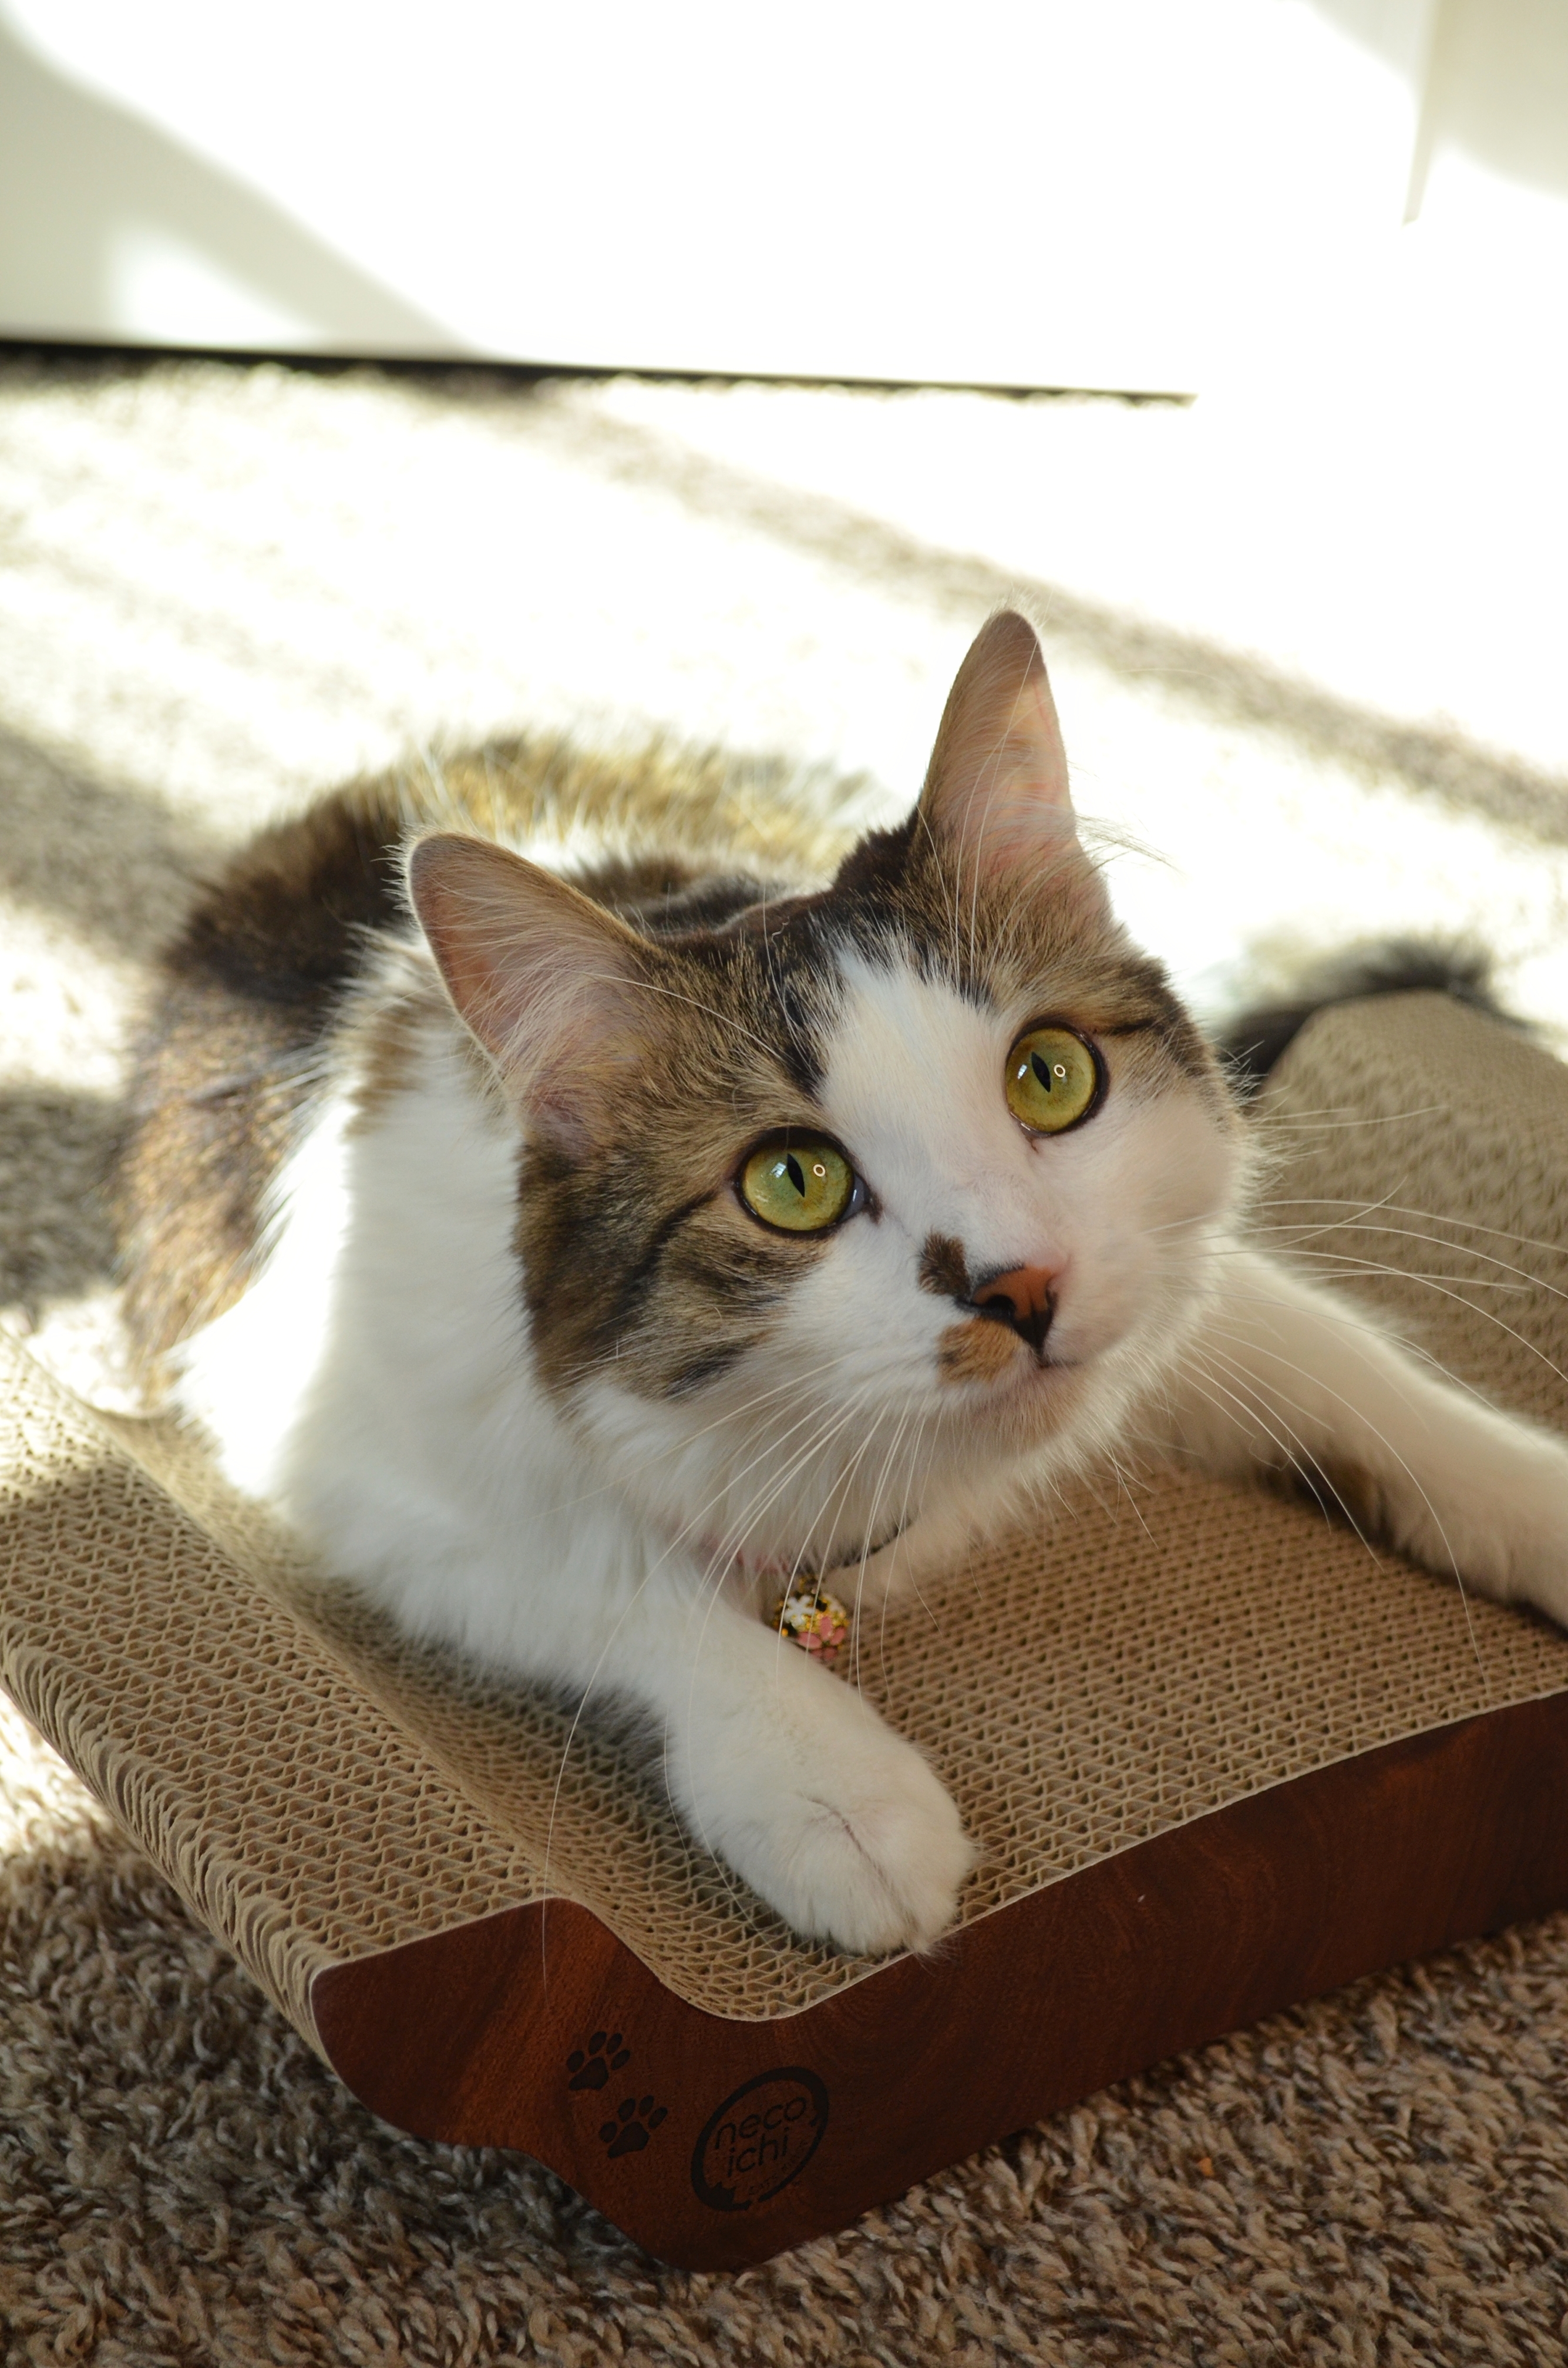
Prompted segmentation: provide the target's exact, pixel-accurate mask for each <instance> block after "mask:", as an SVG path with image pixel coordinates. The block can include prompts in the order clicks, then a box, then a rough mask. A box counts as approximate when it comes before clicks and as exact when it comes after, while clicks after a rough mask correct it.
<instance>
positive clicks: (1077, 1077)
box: [1003, 1028, 1100, 1134]
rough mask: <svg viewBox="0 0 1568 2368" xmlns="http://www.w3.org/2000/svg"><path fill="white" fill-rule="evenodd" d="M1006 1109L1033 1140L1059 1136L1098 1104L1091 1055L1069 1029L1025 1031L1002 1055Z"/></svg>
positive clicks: (1095, 1070) (1097, 1078)
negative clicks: (1003, 1057)
mask: <svg viewBox="0 0 1568 2368" xmlns="http://www.w3.org/2000/svg"><path fill="white" fill-rule="evenodd" d="M1003 1074H1004V1076H1005V1077H1006V1087H1007V1108H1008V1109H1009V1110H1011V1111H1012V1113H1013V1116H1014V1117H1015V1118H1017V1119H1021V1120H1022V1121H1023V1122H1024V1124H1025V1125H1026V1126H1027V1127H1028V1129H1029V1131H1030V1132H1031V1133H1034V1134H1061V1133H1062V1131H1063V1130H1064V1129H1065V1128H1067V1127H1070V1126H1076V1125H1077V1123H1078V1121H1079V1120H1080V1119H1081V1118H1087V1116H1088V1114H1089V1112H1090V1111H1091V1110H1093V1108H1094V1106H1095V1103H1096V1100H1097V1099H1098V1098H1099V1090H1100V1073H1099V1068H1098V1065H1097V1064H1096V1060H1095V1056H1094V1054H1093V1053H1091V1052H1090V1050H1089V1048H1088V1046H1087V1045H1086V1044H1085V1042H1084V1040H1083V1038H1082V1037H1081V1036H1074V1033H1073V1031H1072V1030H1071V1029H1069V1028H1029V1029H1027V1030H1025V1032H1024V1033H1023V1035H1021V1036H1020V1037H1019V1039H1018V1041H1017V1043H1016V1044H1015V1045H1014V1047H1013V1049H1012V1051H1011V1052H1010V1053H1008V1055H1007V1066H1006V1070H1005V1071H1004V1073H1003Z"/></svg>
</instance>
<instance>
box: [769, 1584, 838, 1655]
mask: <svg viewBox="0 0 1568 2368" xmlns="http://www.w3.org/2000/svg"><path fill="white" fill-rule="evenodd" d="M773 1625H774V1627H775V1628H777V1630H778V1634H780V1636H787V1637H788V1638H789V1640H790V1644H791V1645H799V1646H800V1648H801V1652H802V1653H809V1654H810V1655H811V1656H812V1659H813V1660H814V1661H820V1662H821V1663H822V1665H823V1667H824V1669H831V1668H834V1667H835V1664H836V1662H837V1660H838V1656H839V1655H840V1653H841V1652H842V1651H843V1650H844V1647H845V1645H847V1643H848V1642H849V1614H848V1612H847V1611H846V1610H845V1608H844V1606H843V1604H842V1603H840V1601H839V1600H838V1598H837V1596H836V1595H829V1594H828V1593H827V1591H826V1589H825V1588H815V1587H796V1588H790V1592H789V1594H788V1595H786V1596H782V1597H780V1599H779V1600H778V1603H776V1604H775V1605H774V1607H773Z"/></svg>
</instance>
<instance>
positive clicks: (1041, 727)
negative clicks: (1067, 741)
mask: <svg viewBox="0 0 1568 2368" xmlns="http://www.w3.org/2000/svg"><path fill="white" fill-rule="evenodd" d="M920 813H921V815H922V817H923V818H924V820H925V823H926V828H927V829H928V830H929V831H930V834H931V836H932V837H933V838H934V839H935V840H936V841H937V844H938V846H940V847H943V848H946V849H947V850H949V853H950V854H952V855H953V856H955V857H956V858H957V859H958V863H959V868H960V871H970V870H971V868H973V869H974V870H976V871H979V872H980V873H981V874H982V875H984V874H987V873H1001V872H1006V871H1012V870H1013V869H1015V868H1016V867H1017V865H1018V864H1019V863H1027V862H1028V861H1029V860H1031V859H1037V858H1038V857H1040V855H1042V854H1058V853H1060V852H1062V850H1063V849H1064V848H1068V847H1071V846H1073V845H1074V844H1075V842H1076V837H1077V834H1076V829H1075V826H1074V818H1073V801H1072V798H1071V797H1070V795H1069V794H1068V789H1067V752H1066V750H1065V748H1064V747H1063V746H1062V726H1061V724H1060V723H1058V722H1057V720H1056V702H1055V700H1053V699H1052V698H1051V684H1050V681H1049V680H1048V678H1047V676H1046V671H1045V660H1044V658H1043V657H1042V656H1041V655H1040V643H1039V642H1038V641H1037V639H1036V638H1035V631H1034V627H1033V626H1032V625H1031V624H1029V622H1028V620H1027V619H1026V618H1023V617H1020V616H1019V615H1018V614H1017V610H1016V609H1003V610H1001V612H1000V613H999V614H998V615H996V616H994V617H993V618H991V619H990V620H988V622H987V623H985V624H984V625H983V626H982V628H981V630H980V632H979V633H978V634H977V635H976V636H975V639H974V641H973V643H972V644H971V648H970V652H969V655H968V656H967V657H966V658H965V660H964V662H963V664H962V666H960V668H959V671H958V676H957V678H956V680H955V681H954V683H953V687H952V689H951V690H950V691H949V694H948V703H947V706H946V707H945V708H944V709H943V711H942V721H941V725H940V727H939V729H938V731H937V745H936V746H935V748H934V749H933V750H932V752H931V764H930V768H929V770H928V771H927V773H926V786H925V788H924V790H922V791H921V793H920Z"/></svg>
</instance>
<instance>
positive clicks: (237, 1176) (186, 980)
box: [115, 739, 838, 1376]
mask: <svg viewBox="0 0 1568 2368" xmlns="http://www.w3.org/2000/svg"><path fill="white" fill-rule="evenodd" d="M790 786H791V784H790V777H789V775H788V773H787V770H786V768H783V767H782V766H773V765H768V764H767V763H753V764H751V765H737V764H736V763H735V762H734V761H733V760H728V759H726V758H724V757H722V756H720V755H718V754H716V753H711V752H710V753H702V752H690V751H683V750H679V749H671V748H668V747H664V746H650V747H647V748H645V749H642V750H641V751H639V752H636V753H633V754H631V755H624V754H623V755H603V754H596V753H593V752H585V751H583V750H581V749H578V748H575V747H574V746H571V745H570V744H568V743H565V742H562V741H559V740H545V739H525V740H514V741H510V742H506V743H502V744H498V745H494V746H489V747H486V748H483V749H481V750H478V751H476V752H474V753H473V754H472V755H466V756H461V757H454V758H451V759H449V760H447V761H444V762H443V763H441V764H439V765H436V764H429V765H423V766H421V767H419V768H403V769H400V770H398V771H395V772H392V773H389V774H386V775H384V776H381V777H379V778H377V779H373V780H361V781H358V782H354V783H351V784H349V785H347V787H345V788H343V789H340V790H337V791H333V792H331V793H330V794H328V795H327V796H325V797H324V798H322V799H320V800H318V801H317V802H316V803H314V804H313V805H312V806H311V807H310V808H308V809H307V810H306V811H305V812H304V813H302V814H299V815H297V816H294V817H292V818H290V819H289V820H287V821H284V822H281V823H279V824H278V825H274V826H272V827H271V828H269V829H267V830H264V831H263V832H262V833H261V834H260V835H259V836H258V837H256V838H255V839H253V840H252V841H251V842H250V844H249V845H248V846H246V847H244V848H243V849H241V850H240V851H239V852H238V853H237V854H236V855H235V856H234V857H233V859H232V860H230V861H229V862H228V863H227V864H226V865H225V866H224V867H223V869H222V871H220V872H219V873H218V874H217V875H216V876H215V877H213V878H212V879H211V880H210V882H208V883H207V884H206V885H205V886H204V887H203V888H202V889H201V890H200V891H199V894H198V896H197V898H196V901H195V903H194V904H193V905H192V908H191V911H190V914H189V916H188V917H187V921H186V923H185V926H184V928H182V930H181V931H180V933H179V935H178V937H177V938H176V939H175V940H174V941H173V942H172V943H171V944H170V945H169V946H168V947H167V948H165V951H164V952H163V954H162V956H161V957H160V959H159V962H158V963H157V966H156V970H155V973H154V977H153V982H152V987H151V992H150V995H149V997H148V1001H147V1007H146V1013H145V1019H144V1023H143V1026H142V1030H141V1032H140V1036H139V1039H138V1041H137V1043H136V1046H135V1050H134V1054H133V1064H132V1084H131V1097H130V1119H129V1122H128V1126H127V1131H126V1135H125V1138H124V1143H123V1147H122V1151H121V1155H120V1157H119V1163H118V1167H117V1174H116V1179H115V1201H116V1214H117V1219H118V1224H119V1239H120V1247H121V1266H122V1273H123V1279H124V1284H125V1300H124V1307H125V1320H126V1326H127V1329H128V1332H129V1335H130V1338H131V1347H132V1350H133V1353H134V1354H135V1356H136V1358H137V1360H138V1362H139V1363H140V1364H141V1366H142V1370H143V1371H144V1372H145V1373H147V1374H148V1375H149V1376H156V1375H157V1374H158V1372H159V1370H160V1367H161V1366H162V1364H163V1361H164V1360H165V1359H166V1357H167V1356H168V1354H169V1352H170V1351H171V1350H172V1349H176V1347H178V1346H179V1345H180V1344H181V1343H182V1342H184V1341H186V1340H187V1339H188V1338H190V1337H191V1336H192V1335H193V1334H194V1333H196V1332H198V1331H199V1330H200V1329H201V1328H202V1327H203V1326H206V1325H207V1324H209V1323H210V1322H211V1321H212V1320H213V1319H214V1318H215V1317H217V1316H219V1315H222V1314H223V1313H224V1312H225V1311H226V1310H227V1309H228V1308H229V1307H231V1306H232V1305H233V1304H234V1303H235V1302H236V1300H238V1298H239V1297H240V1296H241V1294H242V1293H243V1292H244V1289H245V1286H246V1284H247V1282H248V1281H249V1280H250V1278H251V1275H252V1273H253V1272H254V1270H255V1267H256V1251H257V1247H258V1243H259V1241H260V1239H261V1236H262V1229H263V1226H264V1224H265V1223H266V1220H267V1207H268V1194H269V1188H270V1187H271V1186H272V1184H273V1182H274V1179H275V1178H276V1177H277V1175H278V1170H279V1168H280V1167H282V1165H283V1163H284V1162H285V1160H286V1159H287V1158H288V1157H289V1156H290V1153H291V1152H292V1151H293V1150H294V1149H295V1148H296V1146H297V1145H298V1144H300V1143H301V1140H302V1138H303V1136H304V1135H305V1133H307V1132H308V1130H309V1128H310V1125H311V1122H312V1115H313V1114H314V1113H315V1112H316V1111H317V1110H319V1109H321V1108H322V1106H323V1105H324V1102H325V1100H326V1099H327V1098H328V1097H329V1096H330V1095H331V1094H332V1092H333V1091H334V1089H335V1088H342V1087H345V1086H346V1085H351V1084H352V1083H353V1082H354V1073H355V1072H356V1071H358V1082H359V1084H360V1086H361V1087H362V1088H363V1090H364V1091H365V1092H366V1093H367V1094H369V1095H372V1096H373V1095H381V1096H382V1097H384V1096H385V1094H386V1092H387V1091H388V1090H389V1087H390V1086H391V1085H392V1083H393V1082H395V1066H396V1064H395V1060H394V1059H392V1058H389V1054H391V1053H395V1048H396V1044H397V1041H398V1034H399V1019H400V1014H399V1008H397V1007H398V1004H399V998H400V997H402V998H403V1000H404V1001H406V997H407V993H408V975H409V974H408V971H407V966H406V965H404V966H403V972H402V975H401V979H400V981H399V983H398V984H397V985H389V986H388V988H387V990H386V994H385V996H382V997H381V998H380V1000H381V1002H384V1003H385V1004H386V1007H387V1008H384V1009H381V1008H378V996H377V991H376V984H375V979H374V976H373V973H374V972H375V969H376V956H377V951H378V949H385V948H386V947H387V946H388V945H389V944H390V943H392V942H395V941H396V940H398V939H404V940H406V939H408V938H409V936H410V935H411V933H412V924H411V923H410V922H409V921H408V919H407V916H406V909H405V906H404V903H403V889H402V849H403V844H404V842H405V840H406V839H407V837H408V836H409V834H410V832H411V831H414V830H417V829H419V828H421V827H423V826H425V825H432V824H438V825H443V826H446V827H455V828H459V829H465V830H469V831H472V832H475V833H477V834H478V835H480V836H482V837H492V838H495V839H498V840H500V841H502V842H503V843H505V844H506V845H508V846H512V847H516V848H524V849H526V850H527V851H528V852H530V853H536V854H538V855H539V857H540V860H544V861H546V862H548V863H551V868H560V869H562V871H566V872H567V873H568V875H569V876H571V877H572V878H574V880H575V881H576V882H577V883H578V884H579V885H580V886H582V887H583V888H585V890H586V891H587V893H588V894H592V895H593V896H594V897H595V898H596V899H597V901H599V902H601V903H603V904H606V905H608V906H610V907H611V908H612V909H614V910H616V911H618V912H619V913H621V914H622V915H624V916H625V917H627V918H628V919H630V920H631V921H632V922H633V924H634V926H638V927H640V928H647V929H649V930H650V931H651V932H656V931H657V930H658V929H659V928H660V927H661V926H662V925H663V926H669V927H680V926H683V925H685V926H692V925H696V926H701V925H703V924H709V925H710V924H711V923H712V921H713V920H715V919H718V918H721V917H722V915H723V913H724V912H725V911H726V910H728V909H733V906H734V905H736V904H737V903H741V902H744V901H745V898H746V896H747V895H748V894H751V893H754V892H755V887H756V881H757V879H758V878H759V877H767V878H768V879H770V880H773V879H778V878H784V879H791V878H796V877H800V876H801V874H802V872H803V871H810V870H812V869H814V868H816V867H817V866H818V865H820V864H821V863H822V862H824V861H825V860H829V859H830V858H831V855H832V854H833V853H834V852H835V839H836V837H837V836H838V834H836V833H835V831H834V830H833V828H832V826H831V824H824V823H822V822H820V821H813V820H812V814H811V807H810V804H809V803H808V804H807V806H806V807H805V809H804V810H802V808H801V803H800V802H799V801H798V800H797V799H792V798H791V795H790ZM427 992H428V995H429V997H430V998H431V1000H432V1001H434V1002H437V1003H438V1002H440V1001H441V997H440V995H439V990H438V988H437V985H436V984H435V978H434V972H433V970H432V971H431V972H430V973H429V978H428V982H427ZM453 1024H454V1026H455V1025H456V1023H455V1022H454V1023H453Z"/></svg>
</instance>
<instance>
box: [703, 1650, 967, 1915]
mask: <svg viewBox="0 0 1568 2368" xmlns="http://www.w3.org/2000/svg"><path fill="white" fill-rule="evenodd" d="M812 1675H813V1676H815V1677H816V1678H817V1681H818V1683H819V1685H824V1686H829V1685H830V1686H833V1687H835V1689H837V1688H838V1687H839V1685H840V1683H841V1681H840V1680H839V1679H833V1678H825V1677H823V1676H822V1675H821V1673H820V1672H812ZM851 1706H853V1709H854V1712H855V1713H857V1714H856V1715H855V1716H853V1717H850V1716H847V1715H846V1716H843V1717H839V1718H835V1719H832V1720H830V1721H827V1722H825V1723H824V1725H825V1732H824V1733H823V1734H822V1735H821V1736H819V1737H816V1738H813V1741H814V1742H816V1743H819V1744H820V1747H821V1748H816V1749H812V1750H811V1751H810V1752H802V1751H801V1748H800V1746H801V1740H802V1738H801V1736H800V1734H799V1732H798V1731H795V1732H791V1731H790V1728H789V1727H783V1726H781V1728H780V1730H779V1732H778V1733H777V1734H776V1735H772V1736H767V1737H763V1736H756V1734H755V1733H754V1735H753V1736H751V1737H750V1739H749V1741H750V1748H749V1749H748V1751H747V1753H746V1759H745V1765H744V1772H742V1773H741V1774H740V1775H739V1776H738V1777H737V1776H736V1774H735V1773H734V1771H733V1770H732V1772H731V1781H730V1782H729V1783H728V1784H727V1785H726V1786H724V1787H722V1789H721V1788H718V1787H713V1788H709V1787H703V1788H702V1789H703V1791H704V1792H705V1793H707V1798H706V1799H705V1800H703V1799H699V1800H696V1801H694V1802H693V1803H692V1804H691V1808H690V1810H689V1812H688V1815H689V1816H690V1818H691V1822H692V1825H693V1826H694V1827H695V1828H696V1829H697V1831H698V1832H699V1835H700V1837H701V1839H703V1840H704V1841H705V1842H706V1843H707V1845H708V1847H709V1849H710V1850H715V1851H717V1853H718V1854H719V1856H720V1857H722V1858H723V1859H725V1860H727V1861H728V1862H729V1864H730V1865H732V1866H733V1868H734V1869H735V1871H736V1872H737V1873H740V1874H743V1875H744V1877H745V1879H746V1881H747V1882H748V1883H749V1884H751V1885H752V1887H753V1889H754V1890H756V1891H758V1892H760V1893H761V1895H762V1896H763V1897H764V1899H766V1900H767V1902H768V1904H769V1906H770V1907H776V1908H777V1909H778V1913H779V1914H780V1916H782V1917H783V1918H785V1920H786V1922H787V1923H789V1924H790V1925H792V1926H793V1927H794V1929H795V1930H796V1931H797V1932H801V1933H804V1934H805V1935H807V1936H808V1937H809V1938H810V1939H812V1940H821V1941H832V1942H833V1943H834V1944H835V1946H836V1947H838V1948H840V1949H849V1950H853V1951H855V1952H857V1953H860V1952H865V1953H867V1954H878V1955H880V1954H881V1953H882V1952H884V1951H887V1950H890V1949H925V1948H929V1946H930V1945H931V1943H932V1942H933V1941H935V1940H937V1938H938V1936H939V1935H940V1934H941V1933H943V1932H945V1931H946V1930H947V1929H948V1926H949V1924H950V1923H951V1922H952V1920H953V1917H954V1914H955V1912H956V1910H957V1907H958V1895H959V1888H960V1884H962V1882H963V1879H964V1877H965V1875H966V1874H968V1873H969V1871H970V1869H971V1866H972V1865H973V1864H974V1860H975V1850H974V1845H973V1843H972V1842H971V1840H970V1839H969V1837H968V1835H967V1834H966V1833H965V1832H964V1829H963V1827H962V1826H961V1824H960V1821H959V1813H958V1811H957V1809H956V1808H955V1807H954V1805H953V1804H952V1801H951V1800H950V1799H949V1795H948V1793H946V1791H945V1790H944V1789H943V1786H942V1785H941V1783H940V1782H938V1780H937V1777H936V1776H934V1775H933V1774H932V1772H931V1770H930V1769H929V1768H928V1767H927V1766H926V1762H925V1760H924V1759H922V1758H921V1757H920V1754H919V1753H918V1752H917V1751H915V1750H914V1749H913V1748H911V1747H910V1746H909V1745H908V1744H907V1743H902V1742H900V1741H899V1739H898V1737H897V1736H894V1735H893V1734H892V1733H891V1732H890V1730H889V1729H888V1728H887V1727H885V1726H883V1725H882V1724H881V1720H880V1719H878V1718H877V1717H876V1715H875V1713H873V1712H871V1711H869V1710H867V1709H865V1708H864V1707H863V1706H862V1705H860V1704H859V1703H858V1701H856V1700H855V1698H854V1697H849V1698H848V1700H847V1701H846V1704H845V1709H846V1712H848V1711H849V1710H850V1708H851Z"/></svg>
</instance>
